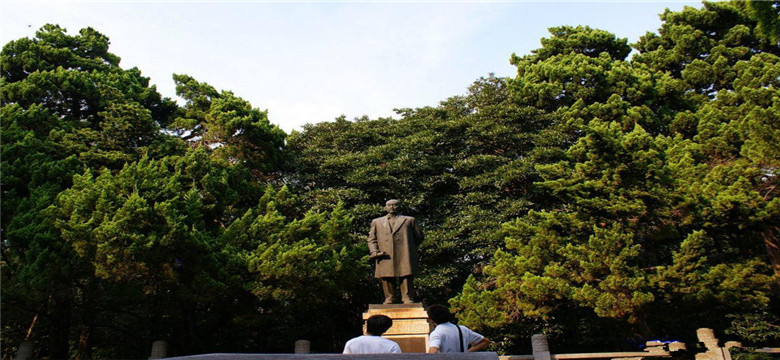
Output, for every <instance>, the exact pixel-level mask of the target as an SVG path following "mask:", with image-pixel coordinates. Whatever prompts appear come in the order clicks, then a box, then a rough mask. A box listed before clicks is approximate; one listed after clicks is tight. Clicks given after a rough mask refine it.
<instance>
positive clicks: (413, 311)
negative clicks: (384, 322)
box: [363, 303, 433, 353]
mask: <svg viewBox="0 0 780 360" xmlns="http://www.w3.org/2000/svg"><path fill="white" fill-rule="evenodd" d="M373 315H386V316H388V317H390V318H391V319H393V326H392V327H391V328H390V329H389V330H387V332H385V334H384V335H383V336H382V337H384V338H387V339H390V340H393V341H395V342H397V343H398V345H399V346H400V347H401V351H403V352H405V353H424V352H426V350H427V349H428V334H429V333H430V332H431V331H432V330H433V323H430V322H428V314H427V313H426V312H425V309H423V306H422V304H420V303H416V304H390V305H369V307H368V311H366V312H364V313H363V320H365V319H368V318H369V317H371V316H373ZM365 331H366V329H365V327H363V332H364V333H365Z"/></svg>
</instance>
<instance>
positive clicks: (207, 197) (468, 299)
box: [0, 2, 780, 358]
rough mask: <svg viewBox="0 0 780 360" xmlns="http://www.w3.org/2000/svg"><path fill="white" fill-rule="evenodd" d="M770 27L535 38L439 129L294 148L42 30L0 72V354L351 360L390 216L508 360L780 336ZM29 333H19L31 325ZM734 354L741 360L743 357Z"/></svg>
mask: <svg viewBox="0 0 780 360" xmlns="http://www.w3.org/2000/svg"><path fill="white" fill-rule="evenodd" d="M777 9H778V6H777V3H776V2H715V3H709V2H705V3H704V4H703V6H702V8H700V9H696V8H690V7H688V8H685V9H683V10H682V11H680V12H672V11H666V12H665V13H664V14H662V15H661V20H662V22H663V23H662V26H661V28H660V29H659V31H658V33H657V34H656V33H648V34H646V35H645V36H644V37H642V38H641V39H640V40H639V42H638V43H637V44H634V45H633V48H634V49H635V50H636V52H635V54H634V55H633V56H632V58H631V59H628V58H627V57H628V55H629V53H630V52H631V46H629V44H628V43H627V41H626V39H622V38H618V37H616V36H615V35H613V34H610V33H608V32H605V31H602V30H598V29H592V28H589V27H586V26H577V27H572V26H561V27H555V28H551V29H550V34H551V36H550V37H549V38H545V39H542V41H541V43H542V47H541V48H539V49H537V50H535V51H533V52H532V53H531V54H529V55H524V56H517V55H512V57H511V62H512V64H514V65H515V66H516V67H517V70H518V72H517V75H516V76H515V77H512V78H496V77H495V76H493V75H492V74H491V75H489V76H487V77H484V78H480V79H478V80H476V81H475V82H474V83H473V84H472V85H471V86H470V87H469V88H468V92H467V93H466V94H465V95H462V96H454V97H451V98H449V99H446V100H444V101H442V102H441V103H440V104H438V105H437V106H428V107H422V108H416V109H408V108H401V109H398V110H397V113H398V115H399V119H397V120H396V119H389V118H379V119H370V118H368V117H362V118H358V119H354V120H353V121H348V120H347V119H345V118H344V117H341V118H338V119H335V121H332V122H323V123H319V124H316V125H307V126H305V127H304V129H303V131H301V132H293V133H292V134H290V135H289V136H288V135H287V134H284V132H282V131H281V130H280V129H279V128H278V127H276V126H274V125H272V124H271V123H270V121H269V119H268V116H267V112H266V111H261V110H259V109H257V108H254V107H253V106H252V105H251V104H249V103H248V102H247V101H245V100H243V99H241V98H240V97H238V96H236V95H234V94H233V93H232V92H230V91H218V90H216V89H215V88H214V87H212V86H211V85H208V84H206V83H202V82H198V81H196V80H195V79H193V78H192V77H190V76H188V75H174V81H175V82H176V85H177V94H178V95H179V96H180V97H182V98H183V99H184V100H185V101H186V103H185V104H184V105H183V106H181V107H179V106H177V105H176V104H175V103H174V102H173V101H171V100H170V99H166V98H162V97H161V96H160V95H159V93H157V91H156V89H155V88H154V87H153V86H149V79H147V78H145V77H143V76H142V75H141V72H140V71H139V70H138V69H122V68H120V67H119V57H117V56H116V55H113V54H111V53H110V52H109V51H108V46H109V41H108V38H107V37H105V36H104V35H102V34H100V33H98V32H97V31H95V30H93V29H89V28H88V29H83V30H81V31H80V32H79V34H78V35H74V36H71V35H68V34H66V32H65V30H64V29H62V28H60V27H58V26H54V25H47V26H45V27H43V28H42V29H41V30H40V31H38V32H37V33H36V36H35V38H32V39H19V40H16V41H12V42H9V43H8V44H6V45H5V46H4V48H3V50H2V52H0V60H2V61H1V62H0V67H1V69H0V71H1V72H2V79H0V84H1V85H2V88H1V89H0V96H1V101H2V108H1V109H0V111H1V114H0V115H1V117H0V125H1V128H0V130H2V136H3V142H2V144H1V145H0V150H1V151H2V156H1V157H0V159H2V161H0V171H1V172H2V184H3V187H2V201H3V203H2V205H3V211H2V214H1V215H0V216H1V219H0V220H1V221H2V229H1V230H2V231H1V232H0V234H1V235H2V243H3V244H2V245H3V246H2V272H0V275H1V276H2V284H3V289H2V292H3V294H2V307H3V315H4V318H3V320H4V323H3V331H2V334H3V336H2V345H3V348H4V349H6V350H4V351H6V354H8V351H9V350H8V349H13V348H14V347H15V346H18V344H19V343H20V342H21V341H22V340H24V339H25V338H27V337H28V330H31V331H30V335H29V338H30V339H32V340H34V341H36V342H37V344H38V346H39V347H40V352H39V354H40V356H41V357H51V358H70V357H78V358H127V357H133V358H136V357H137V358H140V357H145V356H147V353H146V349H148V348H149V343H151V342H152V341H154V340H160V339H163V340H166V341H168V342H169V343H170V344H171V347H172V352H173V354H172V355H186V354H194V353H204V352H287V351H289V347H290V346H291V345H292V343H293V341H294V340H297V339H301V338H309V339H311V340H313V347H314V349H315V350H316V351H319V352H333V351H340V350H341V348H342V347H343V343H344V342H345V341H346V340H347V339H348V338H350V337H352V336H355V335H357V334H359V333H360V328H361V324H362V322H361V318H360V313H361V312H362V311H364V309H365V306H366V304H368V303H374V302H376V301H378V300H379V298H380V295H379V289H378V286H377V284H376V283H375V282H374V280H373V279H372V278H371V269H370V264H369V262H368V261H367V249H366V245H365V236H366V232H367V231H368V224H369V221H370V219H372V218H374V217H377V216H380V215H381V214H382V213H383V211H382V204H383V203H384V202H385V201H386V200H387V199H389V198H400V200H402V202H403V205H404V210H405V213H406V214H408V215H412V216H415V217H416V218H417V220H418V221H419V222H420V223H421V225H422V227H423V229H424V231H425V232H426V240H425V242H424V243H422V244H419V247H418V251H419V255H420V256H419V257H420V261H421V264H422V268H423V273H422V274H421V275H420V276H418V278H417V279H416V281H415V282H416V287H417V289H418V293H419V297H420V300H422V301H423V302H425V303H439V302H445V301H449V303H450V305H451V306H452V308H453V309H454V310H455V311H456V312H457V316H458V318H459V319H460V321H461V322H462V323H464V324H467V325H469V326H470V327H472V328H474V329H477V330H478V331H480V332H482V333H484V334H486V335H488V337H489V338H491V339H493V340H494V341H495V344H496V345H495V348H496V349H498V350H499V351H502V352H505V353H516V354H517V353H527V352H528V351H530V349H529V348H528V337H529V336H530V335H532V334H535V333H546V334H547V335H548V336H550V337H551V341H552V342H553V343H554V344H555V351H556V352H567V351H589V350H616V349H634V348H635V346H636V343H637V342H643V341H644V340H647V339H650V338H661V339H668V338H674V339H680V340H686V341H692V340H693V336H694V330H695V329H696V328H698V327H709V328H714V329H715V330H716V331H717V332H719V333H726V334H729V335H730V336H733V337H735V338H737V339H739V340H741V341H743V342H745V343H746V344H748V345H751V346H764V345H770V344H771V343H772V342H773V341H776V340H777V338H778V328H777V325H778V324H777V322H778V319H777V316H776V313H777V311H778V309H777V305H775V304H777V297H778V286H780V251H778V250H777V249H778V248H780V247H779V246H778V234H780V199H778V196H777V195H778V191H779V190H778V189H779V188H780V187H778V185H780V173H778V169H780V145H779V144H780V141H778V139H780V127H778V123H777V120H776V119H778V118H780V101H779V100H778V99H780V90H778V89H779V88H780V84H779V83H778V82H780V80H779V79H780V47H778V43H777V38H778V35H777V31H775V29H776V28H777V26H776V23H777V19H778V18H779V17H778V10H777ZM33 319H35V325H34V326H31V325H32V324H33ZM736 356H737V357H738V356H754V354H748V353H745V354H741V355H736Z"/></svg>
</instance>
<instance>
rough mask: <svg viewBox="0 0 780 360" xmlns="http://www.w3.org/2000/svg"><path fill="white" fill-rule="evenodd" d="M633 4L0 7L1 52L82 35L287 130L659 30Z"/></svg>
mask: <svg viewBox="0 0 780 360" xmlns="http://www.w3.org/2000/svg"><path fill="white" fill-rule="evenodd" d="M684 6H694V7H701V2H699V1H666V2H659V1H635V2H617V1H610V2H588V1H566V2H564V1H548V2H529V1H514V2H288V3H283V2H258V1H242V2H224V1H223V2H217V1H211V2H203V1H201V2H187V1H176V2H172V1H169V2H162V1H159V2H157V1H144V2H140V1H113V2H111V1H80V2H74V1H58V2H53V1H49V2H32V1H24V2H17V1H8V0H3V1H2V2H0V41H1V42H2V44H6V43H7V42H9V41H11V40H14V39H17V38H21V37H32V36H34V33H35V31H36V30H37V29H38V28H40V27H41V26H42V25H44V24H46V23H56V24H59V25H61V26H63V27H65V28H66V29H67V30H68V33H70V34H76V33H78V30H79V29H81V28H83V27H87V26H91V27H93V28H95V29H96V30H98V31H100V32H101V33H103V34H105V35H107V36H108V37H109V38H110V39H111V48H110V51H111V52H113V53H114V54H116V55H118V56H120V57H121V58H122V62H121V63H120V65H121V66H122V67H123V68H130V67H134V66H135V67H138V68H139V69H140V70H141V71H142V72H143V74H144V75H145V76H148V77H150V78H151V81H152V83H154V84H156V85H157V87H158V90H159V91H160V92H161V93H162V94H163V95H164V96H168V97H171V98H175V90H174V84H173V80H172V79H171V75H172V74H173V73H180V74H188V75H191V76H193V77H194V78H196V79H197V80H199V81H203V82H207V83H209V84H211V85H213V86H214V87H216V88H217V89H219V90H230V91H233V92H234V93H235V94H236V95H238V96H240V97H242V98H244V99H246V100H248V101H249V102H251V103H252V105H253V106H254V107H257V108H260V109H263V110H266V109H267V110H268V112H269V118H270V120H271V122H272V123H275V124H277V125H279V126H280V127H281V128H282V129H284V130H285V131H287V132H290V131H291V130H293V129H300V128H301V126H302V125H303V124H305V123H317V122H322V121H331V120H333V119H334V118H336V117H338V116H340V115H342V114H343V115H346V116H347V118H348V119H352V118H355V117H359V116H362V115H368V116H369V117H371V118H376V117H380V116H394V112H393V111H392V109H393V108H404V107H418V106H426V105H431V106H435V105H437V104H438V103H439V101H441V100H444V99H446V98H448V97H450V96H453V95H460V94H464V93H465V92H466V88H467V87H468V86H469V85H470V84H471V83H472V82H473V81H474V80H476V79H478V78H479V77H480V76H486V75H487V74H488V73H491V72H492V73H495V74H496V76H514V75H515V69H514V67H512V66H511V65H509V57H510V55H511V54H512V53H516V54H518V55H525V54H528V53H530V51H531V50H533V49H536V48H538V47H539V46H540V43H539V39H540V38H541V37H547V36H548V32H547V28H549V27H552V26H559V25H588V26H591V27H594V28H599V29H603V30H607V31H610V32H612V33H614V34H616V35H617V36H618V37H625V38H628V40H629V42H634V41H636V40H638V39H639V37H640V36H641V35H643V34H644V33H645V32H647V31H653V32H654V31H656V30H657V29H658V27H659V26H660V24H661V22H660V20H659V17H658V14H660V13H662V12H663V11H664V9H665V8H670V9H671V10H675V11H676V10H680V9H682V8H683V7H684Z"/></svg>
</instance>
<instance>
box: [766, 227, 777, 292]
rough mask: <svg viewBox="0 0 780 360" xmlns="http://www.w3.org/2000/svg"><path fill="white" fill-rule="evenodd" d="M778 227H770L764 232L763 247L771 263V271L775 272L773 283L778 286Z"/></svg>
mask: <svg viewBox="0 0 780 360" xmlns="http://www.w3.org/2000/svg"><path fill="white" fill-rule="evenodd" d="M778 232H780V226H770V227H769V228H768V229H766V230H764V233H763V235H764V246H766V252H767V254H769V261H770V262H771V263H772V270H774V272H775V281H777V285H778V286H780V243H779V242H778V240H777V235H778Z"/></svg>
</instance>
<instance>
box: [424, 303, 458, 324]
mask: <svg viewBox="0 0 780 360" xmlns="http://www.w3.org/2000/svg"><path fill="white" fill-rule="evenodd" d="M425 311H426V312H427V313H428V318H430V319H431V320H433V322H435V323H436V325H438V324H444V323H446V322H449V321H451V320H452V314H450V309H449V308H448V307H446V306H444V305H440V304H435V305H431V306H429V307H428V309H427V310H425Z"/></svg>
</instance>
